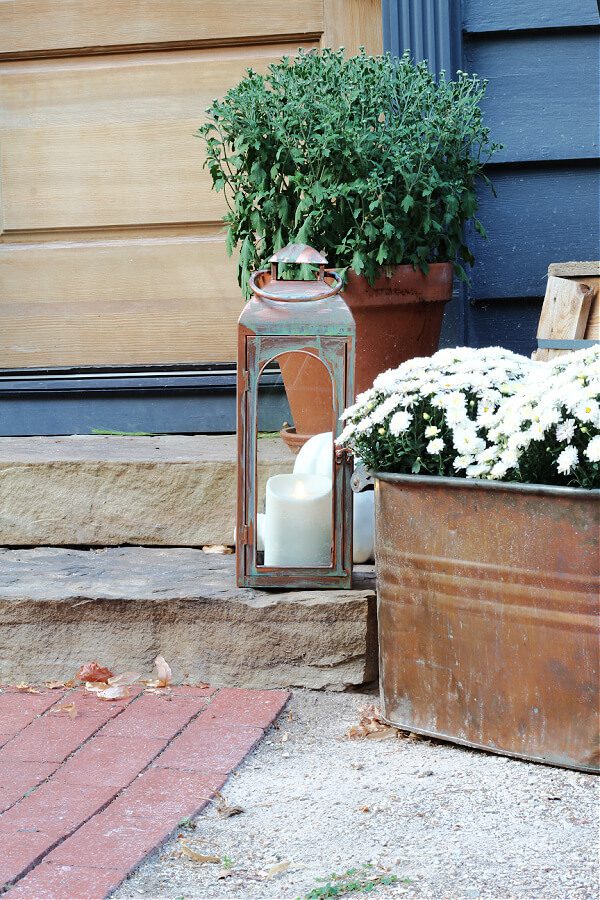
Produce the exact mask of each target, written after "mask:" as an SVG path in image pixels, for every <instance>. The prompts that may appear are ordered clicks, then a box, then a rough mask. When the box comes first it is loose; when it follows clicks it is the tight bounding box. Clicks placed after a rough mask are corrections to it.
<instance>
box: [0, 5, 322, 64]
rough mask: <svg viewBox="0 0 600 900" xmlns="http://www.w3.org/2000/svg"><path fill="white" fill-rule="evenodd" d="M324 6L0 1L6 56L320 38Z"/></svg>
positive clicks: (1, 47) (0, 42)
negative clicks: (57, 51) (290, 38)
mask: <svg viewBox="0 0 600 900" xmlns="http://www.w3.org/2000/svg"><path fill="white" fill-rule="evenodd" d="M322 31H323V0H285V3H282V2H280V0H252V3H247V2H246V0H228V2H226V3H225V2H223V0H201V2H198V0H168V2H167V0H122V2H116V3H115V2H114V0H58V2H57V0H2V2H1V3H0V54H2V55H5V56H6V55H10V54H15V53H20V54H35V53H42V54H47V53H49V52H52V51H53V50H61V49H63V48H94V47H100V48H108V47H111V48H113V47H119V46H124V47H130V46H134V45H140V46H141V47H146V46H150V45H152V44H173V43H175V44H177V43H185V44H188V45H189V44H190V43H193V42H203V43H207V44H208V43H211V42H219V43H222V42H223V40H226V41H227V42H229V43H233V42H235V41H240V40H249V39H252V38H254V39H257V38H258V39H265V40H266V39H267V38H269V37H273V36H284V35H298V36H302V35H309V34H313V35H316V34H320V33H321V32H322Z"/></svg>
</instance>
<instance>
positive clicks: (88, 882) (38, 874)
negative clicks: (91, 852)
mask: <svg viewBox="0 0 600 900" xmlns="http://www.w3.org/2000/svg"><path fill="white" fill-rule="evenodd" d="M123 878H124V875H123V873H122V871H121V870H120V869H104V868H102V869H98V868H92V867H85V866H65V865H55V864H53V863H47V862H43V863H41V864H40V865H39V866H36V868H35V869H33V871H31V872H29V873H28V874H27V875H26V876H25V877H24V878H22V879H21V881H19V882H17V884H16V885H15V886H14V887H13V888H12V890H10V891H8V893H7V894H4V897H3V900H4V898H7V900H8V898H11V900H12V898H15V900H16V898H17V897H18V898H20V900H66V898H70V900H73V898H75V897H76V898H77V900H102V898H104V897H106V896H107V894H109V893H110V892H111V891H114V890H115V888H117V887H118V886H119V884H120V883H121V881H122V880H123Z"/></svg>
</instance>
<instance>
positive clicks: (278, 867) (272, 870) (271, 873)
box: [265, 860, 291, 878]
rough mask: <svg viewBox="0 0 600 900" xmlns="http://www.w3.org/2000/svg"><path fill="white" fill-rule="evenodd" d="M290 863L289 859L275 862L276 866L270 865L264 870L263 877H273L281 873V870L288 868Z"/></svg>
mask: <svg viewBox="0 0 600 900" xmlns="http://www.w3.org/2000/svg"><path fill="white" fill-rule="evenodd" d="M290 865H291V863H290V861H289V860H286V861H285V862H280V863H277V865H276V866H271V868H270V869H267V871H266V872H265V878H274V877H275V876H276V875H281V873H282V872H285V870H286V869H289V867H290Z"/></svg>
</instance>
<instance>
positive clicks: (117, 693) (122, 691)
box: [96, 684, 131, 700]
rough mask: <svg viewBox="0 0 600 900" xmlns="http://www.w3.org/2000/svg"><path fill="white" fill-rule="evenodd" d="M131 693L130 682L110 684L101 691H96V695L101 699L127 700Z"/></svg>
mask: <svg viewBox="0 0 600 900" xmlns="http://www.w3.org/2000/svg"><path fill="white" fill-rule="evenodd" d="M130 694H131V689H130V687H129V685H128V684H110V685H109V686H108V687H107V688H105V689H104V690H101V691H96V697H98V698H99V699H100V700H125V698H126V697H129V696H130Z"/></svg>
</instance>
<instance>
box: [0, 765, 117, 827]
mask: <svg viewBox="0 0 600 900" xmlns="http://www.w3.org/2000/svg"><path fill="white" fill-rule="evenodd" d="M117 791H118V788H116V787H112V786H110V785H107V784H98V785H96V786H95V787H92V786H91V785H85V787H81V786H80V785H73V784H72V783H69V782H66V781H64V780H62V779H60V778H52V779H50V781H47V782H46V783H45V784H42V785H40V787H38V788H37V789H36V790H35V791H33V793H31V794H30V795H29V796H28V797H24V798H23V799H22V800H20V801H19V802H18V803H17V804H15V806H13V807H12V809H9V810H8V812H6V813H4V815H3V816H2V817H1V818H0V830H1V831H4V832H7V831H13V832H18V831H21V830H25V831H29V830H31V829H33V828H37V829H38V830H40V831H44V832H45V833H46V834H48V835H52V836H53V837H54V838H58V837H60V836H62V835H65V834H69V833H70V832H71V831H73V830H74V829H75V828H77V827H78V826H79V825H80V824H81V823H82V822H84V821H85V820H86V819H88V818H89V817H90V816H92V815H93V814H94V813H96V812H97V811H98V810H99V809H101V808H102V807H103V806H104V805H105V804H106V803H108V802H109V801H110V800H112V799H113V797H114V796H115V795H116V793H117Z"/></svg>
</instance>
